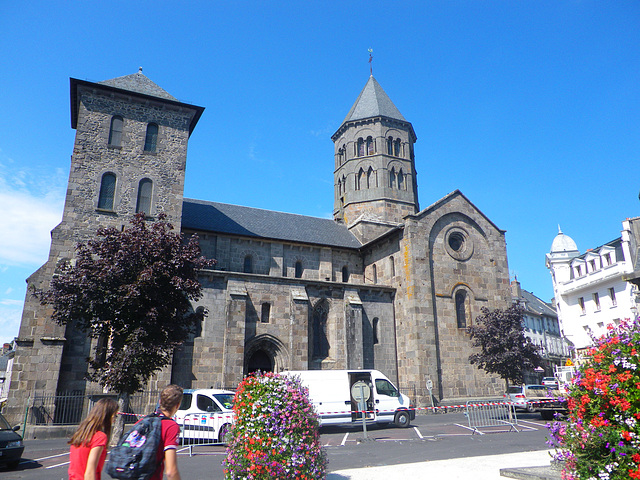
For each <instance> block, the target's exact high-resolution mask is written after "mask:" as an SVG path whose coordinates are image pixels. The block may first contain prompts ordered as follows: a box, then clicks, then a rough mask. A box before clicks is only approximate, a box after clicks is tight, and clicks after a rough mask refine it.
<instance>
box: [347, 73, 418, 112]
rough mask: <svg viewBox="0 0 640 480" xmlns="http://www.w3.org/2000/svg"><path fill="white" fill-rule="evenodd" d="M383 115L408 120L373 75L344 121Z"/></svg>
mask: <svg viewBox="0 0 640 480" xmlns="http://www.w3.org/2000/svg"><path fill="white" fill-rule="evenodd" d="M381 116H382V117H389V118H393V119H396V120H402V121H403V122H406V120H405V118H404V117H403V116H402V114H401V113H400V110H398V108H397V107H396V106H395V105H394V104H393V102H392V101H391V99H390V98H389V96H388V95H387V94H386V93H385V91H384V90H383V89H382V87H381V86H380V84H379V83H378V82H377V81H376V79H375V78H373V75H371V76H370V77H369V80H368V81H367V84H366V85H365V86H364V88H363V89H362V91H361V92H360V95H358V98H357V100H356V102H355V103H354V104H353V107H351V110H349V113H348V114H347V116H346V118H345V119H344V121H343V122H342V123H343V124H344V123H346V122H351V121H353V120H362V119H364V118H371V117H381Z"/></svg>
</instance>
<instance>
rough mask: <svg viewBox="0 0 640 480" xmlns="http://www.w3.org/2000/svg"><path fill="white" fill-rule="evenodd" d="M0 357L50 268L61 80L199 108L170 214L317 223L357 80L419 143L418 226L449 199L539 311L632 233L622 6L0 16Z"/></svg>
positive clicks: (56, 11) (632, 97) (77, 8)
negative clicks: (194, 210)
mask: <svg viewBox="0 0 640 480" xmlns="http://www.w3.org/2000/svg"><path fill="white" fill-rule="evenodd" d="M2 4H3V6H2V14H0V31H2V32H3V35H2V37H3V38H2V40H1V41H0V59H2V60H1V62H2V64H1V65H2V67H1V68H2V71H1V74H0V109H1V110H0V111H1V112H2V114H1V115H0V342H4V341H9V340H11V339H12V338H13V337H14V336H16V335H17V333H18V326H19V322H20V315H21V311H22V304H23V301H24V295H25V285H26V284H25V279H26V278H27V277H28V276H29V275H30V274H31V273H33V272H34V271H35V270H36V269H37V268H38V267H39V266H40V265H42V264H43V263H44V262H45V261H46V259H47V255H48V250H49V231H50V230H51V229H52V228H53V227H54V226H55V225H56V224H57V223H58V222H59V221H60V218H61V213H62V205H63V196H64V192H65V189H66V181H67V176H68V171H69V160H70V156H71V152H72V147H73V139H74V134H75V132H74V130H72V129H71V127H70V114H69V111H70V107H69V77H75V78H79V79H83V80H90V81H102V80H106V79H110V78H114V77H118V76H122V75H128V74H131V73H135V72H136V71H137V70H138V67H139V66H142V67H143V72H144V74H145V75H147V76H148V77H149V78H150V79H151V80H153V81H154V82H156V83H157V84H158V85H160V86H161V87H163V88H164V89H165V90H167V91H168V92H169V93H171V94H172V95H174V96H175V97H177V98H178V99H179V100H181V101H183V102H187V103H193V104H196V105H200V106H204V107H206V109H205V111H204V114H203V116H202V118H201V120H200V122H199V124H198V125H197V127H196V129H195V131H194V133H193V135H192V136H191V140H190V142H189V153H188V162H187V177H186V185H185V196H186V197H190V198H197V199H202V200H212V201H219V202H225V203H232V204H239V205H247V206H252V207H259V208H265V209H272V210H279V211H284V212H292V213H299V214H304V215H312V216H320V217H330V216H331V212H332V207H333V161H334V160H333V145H332V142H331V139H330V136H331V134H333V133H334V132H335V131H336V130H337V129H338V127H339V126H340V123H341V122H342V120H343V119H344V117H345V115H346V114H347V112H348V111H349V108H350V107H351V105H352V104H353V102H354V101H355V99H356V98H357V96H358V94H359V93H360V90H361V89H362V87H363V86H364V85H365V83H366V81H367V79H368V76H369V64H368V62H367V60H368V52H367V50H368V49H369V48H372V49H373V56H374V60H373V69H374V70H373V73H374V76H375V77H376V79H377V80H378V82H379V83H380V84H381V85H382V87H383V88H384V89H385V91H386V92H387V94H388V95H389V97H390V98H391V99H392V100H393V102H394V103H395V105H396V106H397V107H398V109H399V110H400V112H401V113H402V114H403V116H404V117H405V118H406V119H407V120H408V121H410V122H411V123H412V124H413V127H414V129H415V131H416V134H417V136H418V141H417V143H416V147H415V155H416V168H417V171H418V189H419V198H420V206H421V208H425V207H427V206H428V205H430V204H431V203H433V202H435V201H436V200H438V199H439V198H441V197H443V196H444V195H446V194H448V193H450V192H452V191H453V190H455V189H460V190H461V191H462V192H463V193H464V194H465V195H466V196H467V197H468V198H469V199H470V200H471V201H472V202H473V203H474V204H475V205H476V206H477V207H478V208H479V209H480V210H481V211H482V212H484V213H485V214H486V215H487V216H488V217H489V218H490V219H491V220H492V221H493V222H494V223H495V224H496V225H497V226H498V227H499V228H502V229H504V230H506V231H507V233H506V238H507V250H508V257H509V269H510V273H511V276H512V277H513V276H514V275H517V277H518V279H519V280H520V282H521V284H522V287H523V288H525V289H526V290H529V291H532V292H533V293H534V294H536V295H537V296H539V297H540V298H542V299H543V300H547V301H548V300H550V299H551V297H552V295H553V292H552V286H551V279H550V275H549V273H548V271H547V269H546V268H545V266H544V255H545V253H547V252H548V250H549V248H550V246H551V242H552V241H553V238H554V236H555V235H556V233H557V229H558V225H560V226H561V227H562V230H563V232H564V233H566V234H568V235H570V236H571V237H572V238H573V239H574V240H575V241H576V243H577V244H578V248H579V249H580V250H581V251H585V250H586V249H587V248H593V247H597V246H599V245H602V244H604V243H606V242H608V241H609V240H612V239H614V238H616V237H618V236H619V235H620V229H621V222H622V220H624V219H625V218H627V217H634V216H637V215H639V214H640V202H639V201H638V191H639V190H640V181H638V180H637V179H636V176H635V175H634V173H635V165H636V164H637V161H638V154H639V152H640V130H639V128H640V88H639V87H640V82H639V73H640V55H639V49H640V28H639V25H640V3H639V2H637V1H616V2H602V1H579V0H573V1H563V0H554V1H541V0H519V1H516V0H513V1H484V0H483V1H480V0H477V1H456V0H446V1H445V0H442V1H437V2H434V1H426V2H425V1H420V2H414V1H404V2H398V3H394V2H382V1H376V0H370V1H366V2H365V1H327V0H324V1H305V2H279V1H270V2H267V1H260V2H258V1H233V2H218V1H206V2H198V1H192V2H188V3H187V2H184V3H181V2H166V1H154V2H147V1H138V2H132V1H127V2H123V1H111V2H86V1H85V2H78V1H66V2H44V1H34V2H7V1H4V2H2Z"/></svg>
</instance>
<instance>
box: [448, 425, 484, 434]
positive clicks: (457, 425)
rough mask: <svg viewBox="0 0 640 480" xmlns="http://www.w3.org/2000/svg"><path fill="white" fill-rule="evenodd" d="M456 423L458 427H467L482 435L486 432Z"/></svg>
mask: <svg viewBox="0 0 640 480" xmlns="http://www.w3.org/2000/svg"><path fill="white" fill-rule="evenodd" d="M454 425H456V426H458V427H462V428H466V429H467V430H471V431H472V432H478V433H479V434H480V435H484V432H481V431H480V430H475V429H473V428H471V427H467V426H466V425H460V424H459V423H454Z"/></svg>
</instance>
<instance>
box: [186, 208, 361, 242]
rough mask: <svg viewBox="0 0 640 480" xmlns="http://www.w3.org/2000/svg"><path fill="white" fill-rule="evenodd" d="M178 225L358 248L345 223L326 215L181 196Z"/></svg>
mask: <svg viewBox="0 0 640 480" xmlns="http://www.w3.org/2000/svg"><path fill="white" fill-rule="evenodd" d="M182 228H186V229H190V230H198V231H205V232H217V233H226V234H229V235H240V236H245V237H255V238H264V239H272V240H283V241H290V242H297V243H307V244H314V245H326V246H330V247H342V248H360V247H361V245H362V244H361V243H360V242H359V241H358V239H357V238H356V237H355V236H354V235H353V234H352V233H351V232H349V230H348V229H347V227H346V226H345V225H342V224H339V223H336V222H334V221H333V220H330V219H326V218H317V217H307V216H304V215H296V214H293V213H282V212H275V211H273V210H262V209H260V208H251V207H241V206H238V205H229V204H226V203H217V202H206V201H203V200H192V199H184V201H183V203H182Z"/></svg>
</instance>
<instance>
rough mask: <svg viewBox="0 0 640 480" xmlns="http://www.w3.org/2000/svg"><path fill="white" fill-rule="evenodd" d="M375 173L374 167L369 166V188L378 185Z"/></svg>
mask: <svg viewBox="0 0 640 480" xmlns="http://www.w3.org/2000/svg"><path fill="white" fill-rule="evenodd" d="M375 180H376V179H375V175H374V172H373V168H371V167H369V170H367V188H372V187H375V186H376V182H375Z"/></svg>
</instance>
